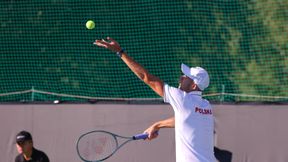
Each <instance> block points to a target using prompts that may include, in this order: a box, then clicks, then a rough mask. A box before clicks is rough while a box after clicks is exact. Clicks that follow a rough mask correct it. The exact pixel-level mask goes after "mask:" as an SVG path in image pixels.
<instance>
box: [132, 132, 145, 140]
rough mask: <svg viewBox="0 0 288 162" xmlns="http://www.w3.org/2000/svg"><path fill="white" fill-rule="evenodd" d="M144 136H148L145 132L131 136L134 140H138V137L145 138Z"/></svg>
mask: <svg viewBox="0 0 288 162" xmlns="http://www.w3.org/2000/svg"><path fill="white" fill-rule="evenodd" d="M146 138H148V134H147V133H142V134H137V135H135V136H133V139H134V140H140V139H146Z"/></svg>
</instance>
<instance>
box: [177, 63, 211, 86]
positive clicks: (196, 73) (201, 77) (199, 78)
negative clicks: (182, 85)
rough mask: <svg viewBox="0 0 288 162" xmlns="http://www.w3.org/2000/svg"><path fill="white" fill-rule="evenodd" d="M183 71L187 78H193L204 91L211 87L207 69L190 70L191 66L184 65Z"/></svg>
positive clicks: (195, 68) (194, 68) (182, 65)
mask: <svg viewBox="0 0 288 162" xmlns="http://www.w3.org/2000/svg"><path fill="white" fill-rule="evenodd" d="M181 70H182V72H183V73H184V74H185V75H186V76H187V77H189V78H191V79H192V80H193V81H194V83H195V84H197V86H198V87H199V88H200V89H201V90H202V91H203V90H204V89H205V88H207V87H208V86H209V82H210V79H209V75H208V73H207V71H206V70H205V69H203V68H201V67H192V68H189V66H187V65H185V64H183V63H182V64H181Z"/></svg>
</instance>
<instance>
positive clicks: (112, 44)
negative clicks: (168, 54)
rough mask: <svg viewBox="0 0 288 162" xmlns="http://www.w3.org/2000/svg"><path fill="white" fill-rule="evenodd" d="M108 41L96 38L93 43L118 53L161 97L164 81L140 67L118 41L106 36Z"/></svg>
mask: <svg viewBox="0 0 288 162" xmlns="http://www.w3.org/2000/svg"><path fill="white" fill-rule="evenodd" d="M107 40H108V41H106V40H103V39H102V40H96V41H95V42H94V44H95V45H97V46H99V47H104V48H107V49H109V50H111V51H112V52H115V53H118V55H119V57H120V58H121V59H122V60H123V61H124V63H125V64H126V65H127V66H128V67H129V68H130V69H131V70H132V72H133V73H134V74H135V75H136V76H137V77H138V78H139V79H141V80H142V81H143V82H144V83H146V84H147V85H148V86H149V87H151V88H152V90H153V91H155V92H156V93H157V94H158V95H160V96H161V97H163V95H164V90H163V88H164V87H163V86H164V83H163V81H162V80H161V79H159V78H158V77H156V76H154V75H152V74H150V73H149V72H148V71H147V70H146V69H145V68H144V67H142V66H141V65H140V64H139V63H137V62H136V61H134V60H133V59H132V58H131V57H130V56H128V54H127V53H126V52H125V51H124V50H123V49H122V48H121V46H120V45H119V43H118V42H116V41H115V40H113V39H112V38H110V37H108V38H107Z"/></svg>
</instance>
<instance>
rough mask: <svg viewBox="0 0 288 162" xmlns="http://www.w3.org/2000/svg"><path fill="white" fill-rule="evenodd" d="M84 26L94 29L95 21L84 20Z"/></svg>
mask: <svg viewBox="0 0 288 162" xmlns="http://www.w3.org/2000/svg"><path fill="white" fill-rule="evenodd" d="M86 28H87V29H94V28H95V23H94V21H92V20H89V21H87V22H86Z"/></svg>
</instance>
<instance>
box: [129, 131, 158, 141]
mask: <svg viewBox="0 0 288 162" xmlns="http://www.w3.org/2000/svg"><path fill="white" fill-rule="evenodd" d="M155 134H158V131H157V132H155ZM146 138H148V134H147V133H142V134H137V135H135V136H133V139H134V140H140V139H146Z"/></svg>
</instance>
